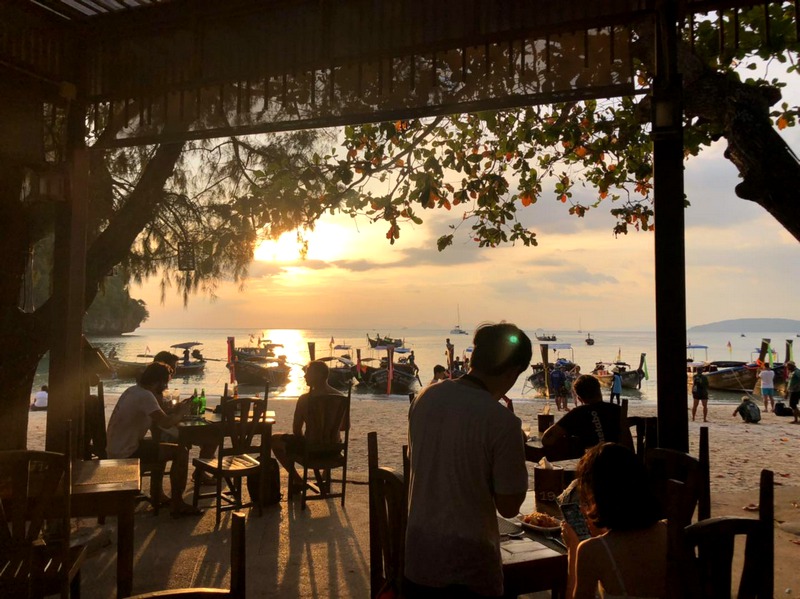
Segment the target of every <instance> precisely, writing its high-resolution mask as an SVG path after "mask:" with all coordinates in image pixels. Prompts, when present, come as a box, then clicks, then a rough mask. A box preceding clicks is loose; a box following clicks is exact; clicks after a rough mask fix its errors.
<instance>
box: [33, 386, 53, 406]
mask: <svg viewBox="0 0 800 599" xmlns="http://www.w3.org/2000/svg"><path fill="white" fill-rule="evenodd" d="M48 391H49V389H48V388H47V385H42V388H41V389H40V390H39V391H37V392H36V395H34V396H33V403H32V404H31V412H46V411H47V393H48Z"/></svg>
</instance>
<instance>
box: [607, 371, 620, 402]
mask: <svg viewBox="0 0 800 599" xmlns="http://www.w3.org/2000/svg"><path fill="white" fill-rule="evenodd" d="M621 395H622V374H621V373H620V371H619V370H618V369H616V368H615V369H614V374H613V376H612V377H611V397H610V398H609V402H610V403H616V404H617V405H621V403H622V400H621V399H620V397H621ZM614 399H616V400H617V401H616V402H615V401H614Z"/></svg>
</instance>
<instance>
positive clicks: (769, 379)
mask: <svg viewBox="0 0 800 599" xmlns="http://www.w3.org/2000/svg"><path fill="white" fill-rule="evenodd" d="M758 376H759V377H761V388H762V389H774V388H775V372H774V371H772V370H762V371H761V372H759V373H758Z"/></svg>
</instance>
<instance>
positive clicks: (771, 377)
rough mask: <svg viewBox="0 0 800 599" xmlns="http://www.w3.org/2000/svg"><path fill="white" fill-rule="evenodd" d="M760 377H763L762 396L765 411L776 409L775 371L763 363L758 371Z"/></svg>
mask: <svg viewBox="0 0 800 599" xmlns="http://www.w3.org/2000/svg"><path fill="white" fill-rule="evenodd" d="M758 378H760V379H761V396H762V397H763V398H764V411H765V412H774V411H775V371H773V370H772V369H771V368H770V367H769V366H768V365H767V364H762V365H761V370H760V371H759V373H758Z"/></svg>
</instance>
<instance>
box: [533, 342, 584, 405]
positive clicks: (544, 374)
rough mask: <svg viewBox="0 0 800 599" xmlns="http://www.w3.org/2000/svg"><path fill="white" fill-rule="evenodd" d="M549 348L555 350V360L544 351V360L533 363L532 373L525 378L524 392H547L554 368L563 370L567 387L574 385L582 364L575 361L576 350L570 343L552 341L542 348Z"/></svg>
mask: <svg viewBox="0 0 800 599" xmlns="http://www.w3.org/2000/svg"><path fill="white" fill-rule="evenodd" d="M545 347H546V348H547V349H549V350H551V351H553V352H555V354H554V358H555V360H554V361H553V362H550V357H549V355H548V354H547V353H546V352H544V351H543V352H542V361H541V362H539V363H537V364H531V371H532V372H531V374H530V375H528V377H527V378H526V379H525V382H524V383H523V385H522V392H523V393H525V392H526V391H528V390H529V389H533V390H534V391H536V392H537V393H540V394H547V392H548V391H549V389H550V384H549V383H550V381H549V379H548V377H549V376H550V373H551V372H552V371H553V370H561V371H562V372H563V373H564V375H565V377H564V378H565V382H564V384H565V385H566V386H567V388H571V387H572V382H573V381H574V380H575V378H577V376H578V374H579V373H580V366H578V365H577V364H576V363H575V355H574V350H573V349H572V344H570V343H550V344H543V345H541V346H540V348H545Z"/></svg>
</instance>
